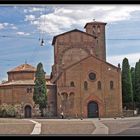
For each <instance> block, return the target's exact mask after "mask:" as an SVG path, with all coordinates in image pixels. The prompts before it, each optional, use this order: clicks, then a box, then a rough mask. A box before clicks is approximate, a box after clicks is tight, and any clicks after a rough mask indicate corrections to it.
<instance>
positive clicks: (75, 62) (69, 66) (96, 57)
mask: <svg viewBox="0 0 140 140" xmlns="http://www.w3.org/2000/svg"><path fill="white" fill-rule="evenodd" d="M90 57H93V58H95V59H97V60H98V61H101V62H103V63H106V64H107V65H109V66H111V67H113V68H115V69H120V68H118V67H116V66H114V65H112V64H110V63H108V62H106V61H103V60H101V59H99V58H97V57H95V56H93V55H89V56H87V57H85V58H83V59H81V60H79V61H78V62H75V63H73V64H71V65H70V66H68V67H66V68H64V70H67V69H69V68H71V67H72V66H74V65H76V64H79V63H80V62H82V61H84V60H86V59H88V58H90Z"/></svg>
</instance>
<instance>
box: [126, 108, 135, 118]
mask: <svg viewBox="0 0 140 140" xmlns="http://www.w3.org/2000/svg"><path fill="white" fill-rule="evenodd" d="M135 115H137V114H134V110H123V116H124V117H132V116H135Z"/></svg>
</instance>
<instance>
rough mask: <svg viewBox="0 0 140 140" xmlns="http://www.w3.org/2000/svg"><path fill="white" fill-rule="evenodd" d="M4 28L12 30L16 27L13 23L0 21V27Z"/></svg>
mask: <svg viewBox="0 0 140 140" xmlns="http://www.w3.org/2000/svg"><path fill="white" fill-rule="evenodd" d="M5 28H9V29H14V30H15V29H17V27H16V26H15V25H14V24H11V23H7V22H4V23H0V29H5Z"/></svg>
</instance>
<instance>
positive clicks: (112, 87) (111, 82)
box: [110, 81, 114, 89]
mask: <svg viewBox="0 0 140 140" xmlns="http://www.w3.org/2000/svg"><path fill="white" fill-rule="evenodd" d="M110 89H114V83H113V81H110Z"/></svg>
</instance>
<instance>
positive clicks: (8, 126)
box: [0, 117, 140, 136]
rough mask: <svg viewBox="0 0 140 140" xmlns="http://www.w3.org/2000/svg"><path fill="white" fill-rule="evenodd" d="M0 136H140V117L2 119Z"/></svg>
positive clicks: (0, 120)
mask: <svg viewBox="0 0 140 140" xmlns="http://www.w3.org/2000/svg"><path fill="white" fill-rule="evenodd" d="M0 135H4V136H6V135H42V136H44V135H46V136H47V135H86V136H87V135H89V136H94V135H99V136H100V135H106V136H108V135H140V117H131V118H116V119H114V118H101V119H100V120H99V119H83V120H80V119H11V118H0Z"/></svg>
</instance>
